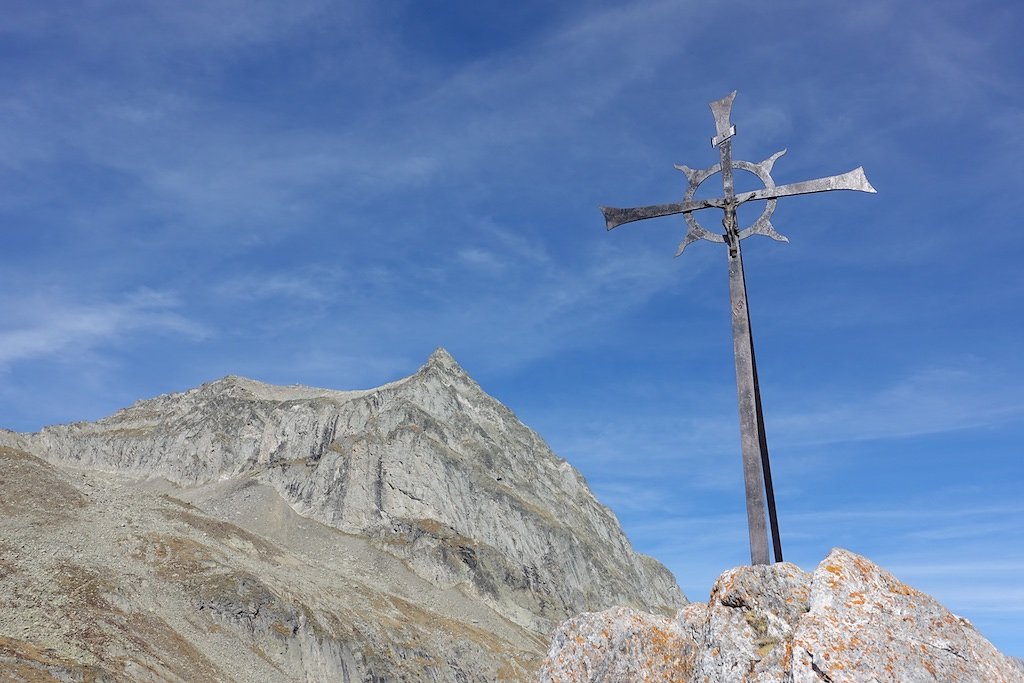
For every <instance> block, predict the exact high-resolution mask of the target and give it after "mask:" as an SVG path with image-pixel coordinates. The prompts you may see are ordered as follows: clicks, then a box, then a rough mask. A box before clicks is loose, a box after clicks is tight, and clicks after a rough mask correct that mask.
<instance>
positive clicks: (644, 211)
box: [599, 199, 724, 230]
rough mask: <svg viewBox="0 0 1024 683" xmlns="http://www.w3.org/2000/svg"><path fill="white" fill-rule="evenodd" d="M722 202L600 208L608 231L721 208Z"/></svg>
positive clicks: (706, 200)
mask: <svg viewBox="0 0 1024 683" xmlns="http://www.w3.org/2000/svg"><path fill="white" fill-rule="evenodd" d="M723 205H724V201H723V200H721V199H701V200H698V201H689V202H675V203H673V204H656V205H654V206H638V207H635V208H632V209H619V208H616V207H614V206H602V207H599V208H600V209H601V213H602V214H604V223H605V225H606V226H607V228H608V229H609V230H612V229H613V228H617V227H619V226H620V225H622V224H624V223H632V222H633V221H642V220H644V219H645V218H658V217H660V216H672V215H674V214H677V213H690V212H691V211H696V210H697V209H707V208H710V207H719V208H720V207H722V206H723Z"/></svg>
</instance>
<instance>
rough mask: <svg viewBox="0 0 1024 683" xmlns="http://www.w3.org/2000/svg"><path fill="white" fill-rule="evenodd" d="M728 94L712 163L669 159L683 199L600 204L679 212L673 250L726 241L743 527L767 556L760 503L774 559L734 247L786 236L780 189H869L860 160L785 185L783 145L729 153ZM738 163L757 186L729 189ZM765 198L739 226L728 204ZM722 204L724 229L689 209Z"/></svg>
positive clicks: (716, 107)
mask: <svg viewBox="0 0 1024 683" xmlns="http://www.w3.org/2000/svg"><path fill="white" fill-rule="evenodd" d="M735 97H736V92H735V91H733V92H732V93H730V94H729V95H727V96H725V97H723V98H722V99H720V100H716V101H714V102H712V103H711V113H712V114H713V115H714V117H715V133H716V134H715V136H714V137H713V138H711V146H712V147H716V148H718V153H719V158H720V160H719V163H717V164H715V165H714V166H711V167H709V168H706V169H703V170H694V169H692V168H689V167H687V166H680V165H676V168H677V169H678V170H680V171H682V172H683V173H684V174H685V175H686V178H687V181H688V182H689V187H688V188H687V190H686V194H685V195H684V196H683V201H682V202H678V203H673V204H657V205H654V206H642V207H637V208H632V209H617V208H614V207H608V206H602V207H601V212H602V213H603V214H604V219H605V223H606V224H607V226H608V229H609V230H611V229H612V228H617V227H618V226H620V225H622V224H623V223H631V222H633V221H639V220H643V219H646V218H657V217H659V216H671V215H674V214H679V213H681V214H683V216H684V218H685V219H686V224H687V226H688V230H687V233H686V237H684V238H683V241H682V242H680V244H679V248H678V249H677V250H676V256H679V255H680V254H682V253H683V250H684V249H686V247H687V246H688V245H690V244H692V243H693V242H696V241H697V240H701V239H703V240H708V241H709V242H720V243H724V244H725V245H726V246H727V247H728V259H729V299H730V303H731V304H732V335H733V353H734V355H735V357H736V392H737V397H738V399H739V416H740V445H741V450H742V454H743V480H744V485H745V488H746V500H747V529H748V531H749V534H750V561H751V564H755V565H756V564H768V530H767V528H766V524H765V509H766V508H767V510H768V518H769V521H770V524H771V534H772V545H773V550H774V551H775V561H776V562H782V541H781V539H780V538H779V522H778V516H777V514H776V510H775V490H774V488H773V486H772V474H771V466H770V464H769V462H768V441H767V438H766V437H765V432H764V415H763V412H762V410H761V390H760V387H759V386H758V381H757V363H756V361H755V360H754V340H753V336H752V334H751V331H750V313H749V311H748V309H747V284H746V279H745V277H744V275H743V257H742V254H741V253H740V240H743V239H745V238H747V237H749V236H751V235H764V236H766V237H771V238H772V239H774V240H777V241H780V242H788V241H789V240H788V239H787V238H786V237H783V236H782V235H780V234H779V233H778V232H776V231H775V228H774V226H772V224H771V216H772V213H773V212H774V211H775V202H776V200H777V199H778V198H779V197H788V196H792V195H799V194H811V193H814V192H828V191H830V190H855V191H857V192H875V188H873V187H871V183H869V182H868V179H867V177H866V176H865V175H864V168H863V167H858V168H855V169H854V170H852V171H848V172H846V173H842V174H840V175H834V176H830V177H828V178H817V179H815V180H805V181H802V182H798V183H790V184H788V185H776V184H775V181H774V180H773V179H772V177H771V171H772V167H773V166H774V165H775V162H776V160H778V158H779V157H781V156H782V155H783V154H785V153H786V150H782V151H781V152H776V153H775V154H773V155H771V156H770V157H768V158H767V159H765V160H764V161H762V162H760V163H758V164H754V163H751V162H749V161H733V158H732V137H733V136H734V135H736V126H734V125H733V124H732V121H731V116H732V101H733V99H734V98H735ZM734 169H740V170H742V171H747V172H749V173H752V174H754V175H756V176H757V177H758V178H759V179H760V180H761V182H762V183H764V189H761V190H754V191H752V192H741V193H739V194H737V193H736V190H735V187H734V184H733V170H734ZM716 173H721V174H722V190H723V191H722V196H721V197H718V198H715V199H694V198H693V196H694V193H695V192H696V191H697V188H698V187H700V185H701V184H702V183H703V182H704V181H705V180H707V179H708V178H710V177H711V176H713V175H715V174H716ZM757 200H766V201H765V207H764V209H763V210H762V212H761V215H760V216H759V217H758V218H757V220H755V221H754V222H753V223H752V224H751V225H749V226H748V227H746V228H744V229H742V230H741V229H740V228H739V225H738V224H737V219H736V209H737V207H738V206H739V205H740V204H744V203H746V202H750V201H757ZM710 208H717V209H722V211H723V212H724V213H725V217H724V218H723V219H722V226H723V227H724V228H725V234H722V235H719V234H717V233H713V232H710V231H708V230H706V229H705V228H704V227H703V226H701V225H700V224H699V223H698V222H697V219H696V217H694V215H693V213H694V212H695V211H698V210H700V209H710Z"/></svg>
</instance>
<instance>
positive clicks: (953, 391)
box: [771, 361, 1024, 445]
mask: <svg viewBox="0 0 1024 683" xmlns="http://www.w3.org/2000/svg"><path fill="white" fill-rule="evenodd" d="M961 363H962V361H959V362H955V363H951V365H950V366H949V367H931V368H925V369H920V370H916V371H914V372H912V373H911V374H909V375H907V376H905V377H903V378H900V379H899V380H897V381H895V382H892V383H890V384H888V385H886V386H881V387H876V388H875V389H873V390H867V391H864V393H862V394H861V395H860V396H859V397H854V398H851V397H850V395H849V390H847V391H846V394H847V395H846V396H843V397H838V396H833V397H829V398H828V399H826V398H824V397H822V396H816V397H815V398H814V399H813V402H812V403H810V402H808V397H807V396H806V395H805V396H804V397H803V402H808V403H810V405H808V406H807V407H806V408H802V409H800V408H796V406H794V405H793V404H794V403H795V397H791V398H790V399H789V401H786V402H788V403H789V404H790V405H789V406H788V407H787V406H782V407H781V408H780V410H778V411H777V412H775V413H774V414H773V415H772V420H771V423H772V430H773V434H774V435H776V437H777V438H780V439H781V440H782V442H784V443H786V444H787V445H811V444H827V443H836V442H840V441H842V442H851V441H864V440H872V439H893V438H907V437H914V436H921V435H925V434H938V433H943V432H950V431H956V430H963V429H973V428H979V427H986V426H993V425H999V424H1004V423H1006V422H1009V421H1014V420H1020V419H1022V418H1024V401H1022V400H1021V397H1020V392H1019V391H1018V388H1017V386H1016V383H1015V382H1013V381H1011V380H1010V378H1008V377H1007V376H1006V374H1005V373H1004V372H1002V371H1001V370H1000V369H998V368H989V367H977V366H974V367H971V366H965V365H962V364H961ZM803 391H804V392H806V389H804V390H803ZM811 406H814V407H811Z"/></svg>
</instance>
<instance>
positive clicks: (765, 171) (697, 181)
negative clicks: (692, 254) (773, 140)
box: [676, 150, 789, 256]
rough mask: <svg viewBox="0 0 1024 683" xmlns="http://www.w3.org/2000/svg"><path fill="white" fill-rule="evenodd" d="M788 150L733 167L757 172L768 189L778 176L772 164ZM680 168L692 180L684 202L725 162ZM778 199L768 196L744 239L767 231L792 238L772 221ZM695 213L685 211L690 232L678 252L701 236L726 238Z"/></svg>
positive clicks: (774, 236)
mask: <svg viewBox="0 0 1024 683" xmlns="http://www.w3.org/2000/svg"><path fill="white" fill-rule="evenodd" d="M785 153H786V150H782V151H781V152H776V153H775V154H773V155H771V156H770V157H768V158H767V159H765V160H764V161H762V162H761V163H759V164H755V163H752V162H750V161H733V162H732V167H733V168H734V169H736V168H738V169H740V170H741V171H747V172H748V173H752V174H754V175H756V176H757V177H758V178H759V179H760V180H761V182H762V183H764V186H765V189H768V190H771V189H773V188H774V187H775V180H774V179H772V175H771V172H772V167H773V166H774V165H775V161H776V160H777V159H778V158H779V157H781V156H782V155H783V154H785ZM676 168H677V169H679V170H680V171H682V172H683V173H685V174H686V178H687V180H688V181H689V187H688V188H687V189H686V194H685V195H684V196H683V201H684V202H689V201H691V200H692V199H693V195H694V194H695V193H696V192H697V188H698V187H700V186H701V184H702V183H703V182H704V181H705V180H707V179H708V178H710V177H711V176H713V175H715V174H716V173H721V172H722V164H721V162H719V163H717V164H715V165H714V166H710V167H708V168H705V169H703V170H695V169H692V168H689V167H688V166H681V165H678V164H677V165H676ZM776 201H777V200H776V199H775V198H774V197H772V198H771V199H767V200H765V206H764V210H763V211H762V212H761V215H760V216H759V217H758V218H757V220H756V221H754V222H753V223H752V224H751V225H750V226H748V227H746V228H744V229H743V230H740V231H739V238H740V239H745V238H747V237H750V236H751V235H764V236H766V237H771V238H772V239H773V240H778V241H779V242H788V241H789V239H788V238H786V237H784V236H783V235H780V234H779V233H778V232H776V231H775V228H774V226H772V223H771V217H772V213H773V212H774V211H775V202H776ZM694 213H696V212H693V211H691V212H687V213H684V214H683V217H684V218H686V224H687V226H689V230H688V231H687V233H686V237H685V238H684V239H683V241H682V242H681V243H680V245H679V249H678V250H677V251H676V256H679V255H680V254H682V253H683V249H685V248H686V247H687V245H689V244H691V243H692V242H696V241H697V240H700V239H703V240H708V241H709V242H725V238H724V237H723V236H722V235H720V234H718V233H715V232H711V231H710V230H707V229H705V228H704V226H702V225H701V224H700V223H698V222H697V218H696V216H694Z"/></svg>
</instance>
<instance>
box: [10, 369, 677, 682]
mask: <svg viewBox="0 0 1024 683" xmlns="http://www.w3.org/2000/svg"><path fill="white" fill-rule="evenodd" d="M0 507H2V508H3V510H2V512H3V519H2V520H0V531H2V535H0V539H2V541H0V668H3V667H7V668H8V670H12V671H14V670H18V671H22V670H23V671H25V672H29V671H31V672H36V673H39V674H40V675H41V674H43V673H47V675H52V676H55V677H56V679H57V680H64V679H65V678H68V677H70V678H68V679H70V680H73V679H74V678H75V677H79V678H81V677H82V676H93V677H96V678H98V679H100V680H102V679H105V678H107V679H111V680H117V679H122V678H125V677H127V678H130V679H132V680H184V681H195V680H225V681H229V680H266V681H274V680H282V681H291V680H298V681H303V680H309V681H314V680H324V679H326V678H330V679H332V680H340V681H496V680H509V681H520V680H531V679H532V678H533V677H534V675H535V672H536V669H537V667H538V666H539V663H540V660H541V658H542V656H543V653H544V651H545V649H546V647H547V641H548V636H549V635H550V633H551V632H552V630H553V629H554V627H555V626H556V625H557V624H558V623H560V622H562V621H563V620H565V619H566V618H568V617H570V616H572V615H575V614H577V613H579V612H584V611H593V610H599V609H605V608H608V607H611V606H613V605H630V606H632V607H634V608H637V609H642V610H645V611H650V612H656V613H663V614H672V613H674V611H675V610H676V609H678V608H679V607H680V606H682V605H683V604H685V598H684V597H683V596H682V595H681V593H680V592H679V589H678V587H677V586H676V583H675V581H674V579H673V577H672V576H671V574H670V573H669V572H668V571H667V570H666V569H665V568H664V567H662V566H661V565H660V564H659V563H657V562H656V561H654V560H653V559H651V558H649V557H645V556H643V555H639V554H637V553H635V552H634V551H633V549H632V548H631V546H630V544H629V541H628V540H627V539H626V537H625V535H624V534H623V533H622V530H621V528H620V527H619V525H618V522H617V520H616V519H615V517H614V516H613V515H612V514H611V512H610V511H609V510H608V509H607V508H605V507H604V506H602V505H601V504H600V503H599V502H598V501H597V500H596V499H595V498H594V496H593V494H592V493H591V492H590V490H589V488H588V487H587V485H586V482H585V481H584V480H583V478H582V477H581V476H580V475H579V473H578V472H576V471H575V470H574V469H573V468H572V467H571V466H570V465H569V464H568V463H566V462H565V461H563V460H561V459H559V458H558V457H557V456H555V455H554V454H553V453H552V452H551V451H550V449H549V448H548V447H547V446H546V445H545V444H544V442H543V441H542V440H541V439H540V437H538V436H537V435H536V434H535V433H534V432H532V431H531V430H530V429H528V428H527V427H526V426H524V425H523V424H522V423H520V422H519V420H517V419H516V418H515V416H514V415H513V414H512V413H511V412H510V411H509V410H508V409H507V408H505V407H504V406H503V405H501V404H500V403H499V402H498V401H496V400H494V399H493V398H491V397H489V396H488V395H487V394H486V393H484V392H483V391H482V390H481V389H480V387H479V386H478V385H477V384H476V383H475V382H474V381H473V380H472V379H471V378H470V377H469V376H468V375H467V374H466V373H465V372H464V371H463V370H462V368H460V367H459V365H458V364H457V363H456V362H455V361H454V359H452V357H451V356H450V355H449V354H448V353H447V352H445V351H443V350H440V349H439V350H438V351H436V352H435V353H434V354H433V355H431V357H430V359H429V360H428V361H427V363H426V364H425V365H424V366H423V367H422V368H421V369H420V370H419V371H418V372H417V373H416V374H414V375H412V376H411V377H408V378H406V379H403V380H400V381H397V382H394V383H391V384H388V385H385V386H382V387H379V388H377V389H372V390H367V391H353V392H341V391H332V390H326V389H313V388H308V387H275V386H270V385H266V384H262V383H259V382H255V381H252V380H247V379H244V378H240V377H227V378H224V379H222V380H219V381H216V382H212V383H210V384H206V385H203V386H201V387H198V388H196V389H192V390H190V391H186V392H184V393H180V394H169V395H166V396H161V397H158V398H155V399H151V400H146V401H140V402H138V403H136V404H135V405H133V406H131V407H130V408H127V409H125V410H122V411H119V412H118V413H116V414H114V415H112V416H110V417H108V418H105V419H103V420H100V421H98V422H95V423H76V424H72V425H61V426H55V427H47V428H45V429H43V430H42V431H40V432H38V433H34V434H16V433H13V432H0Z"/></svg>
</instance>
